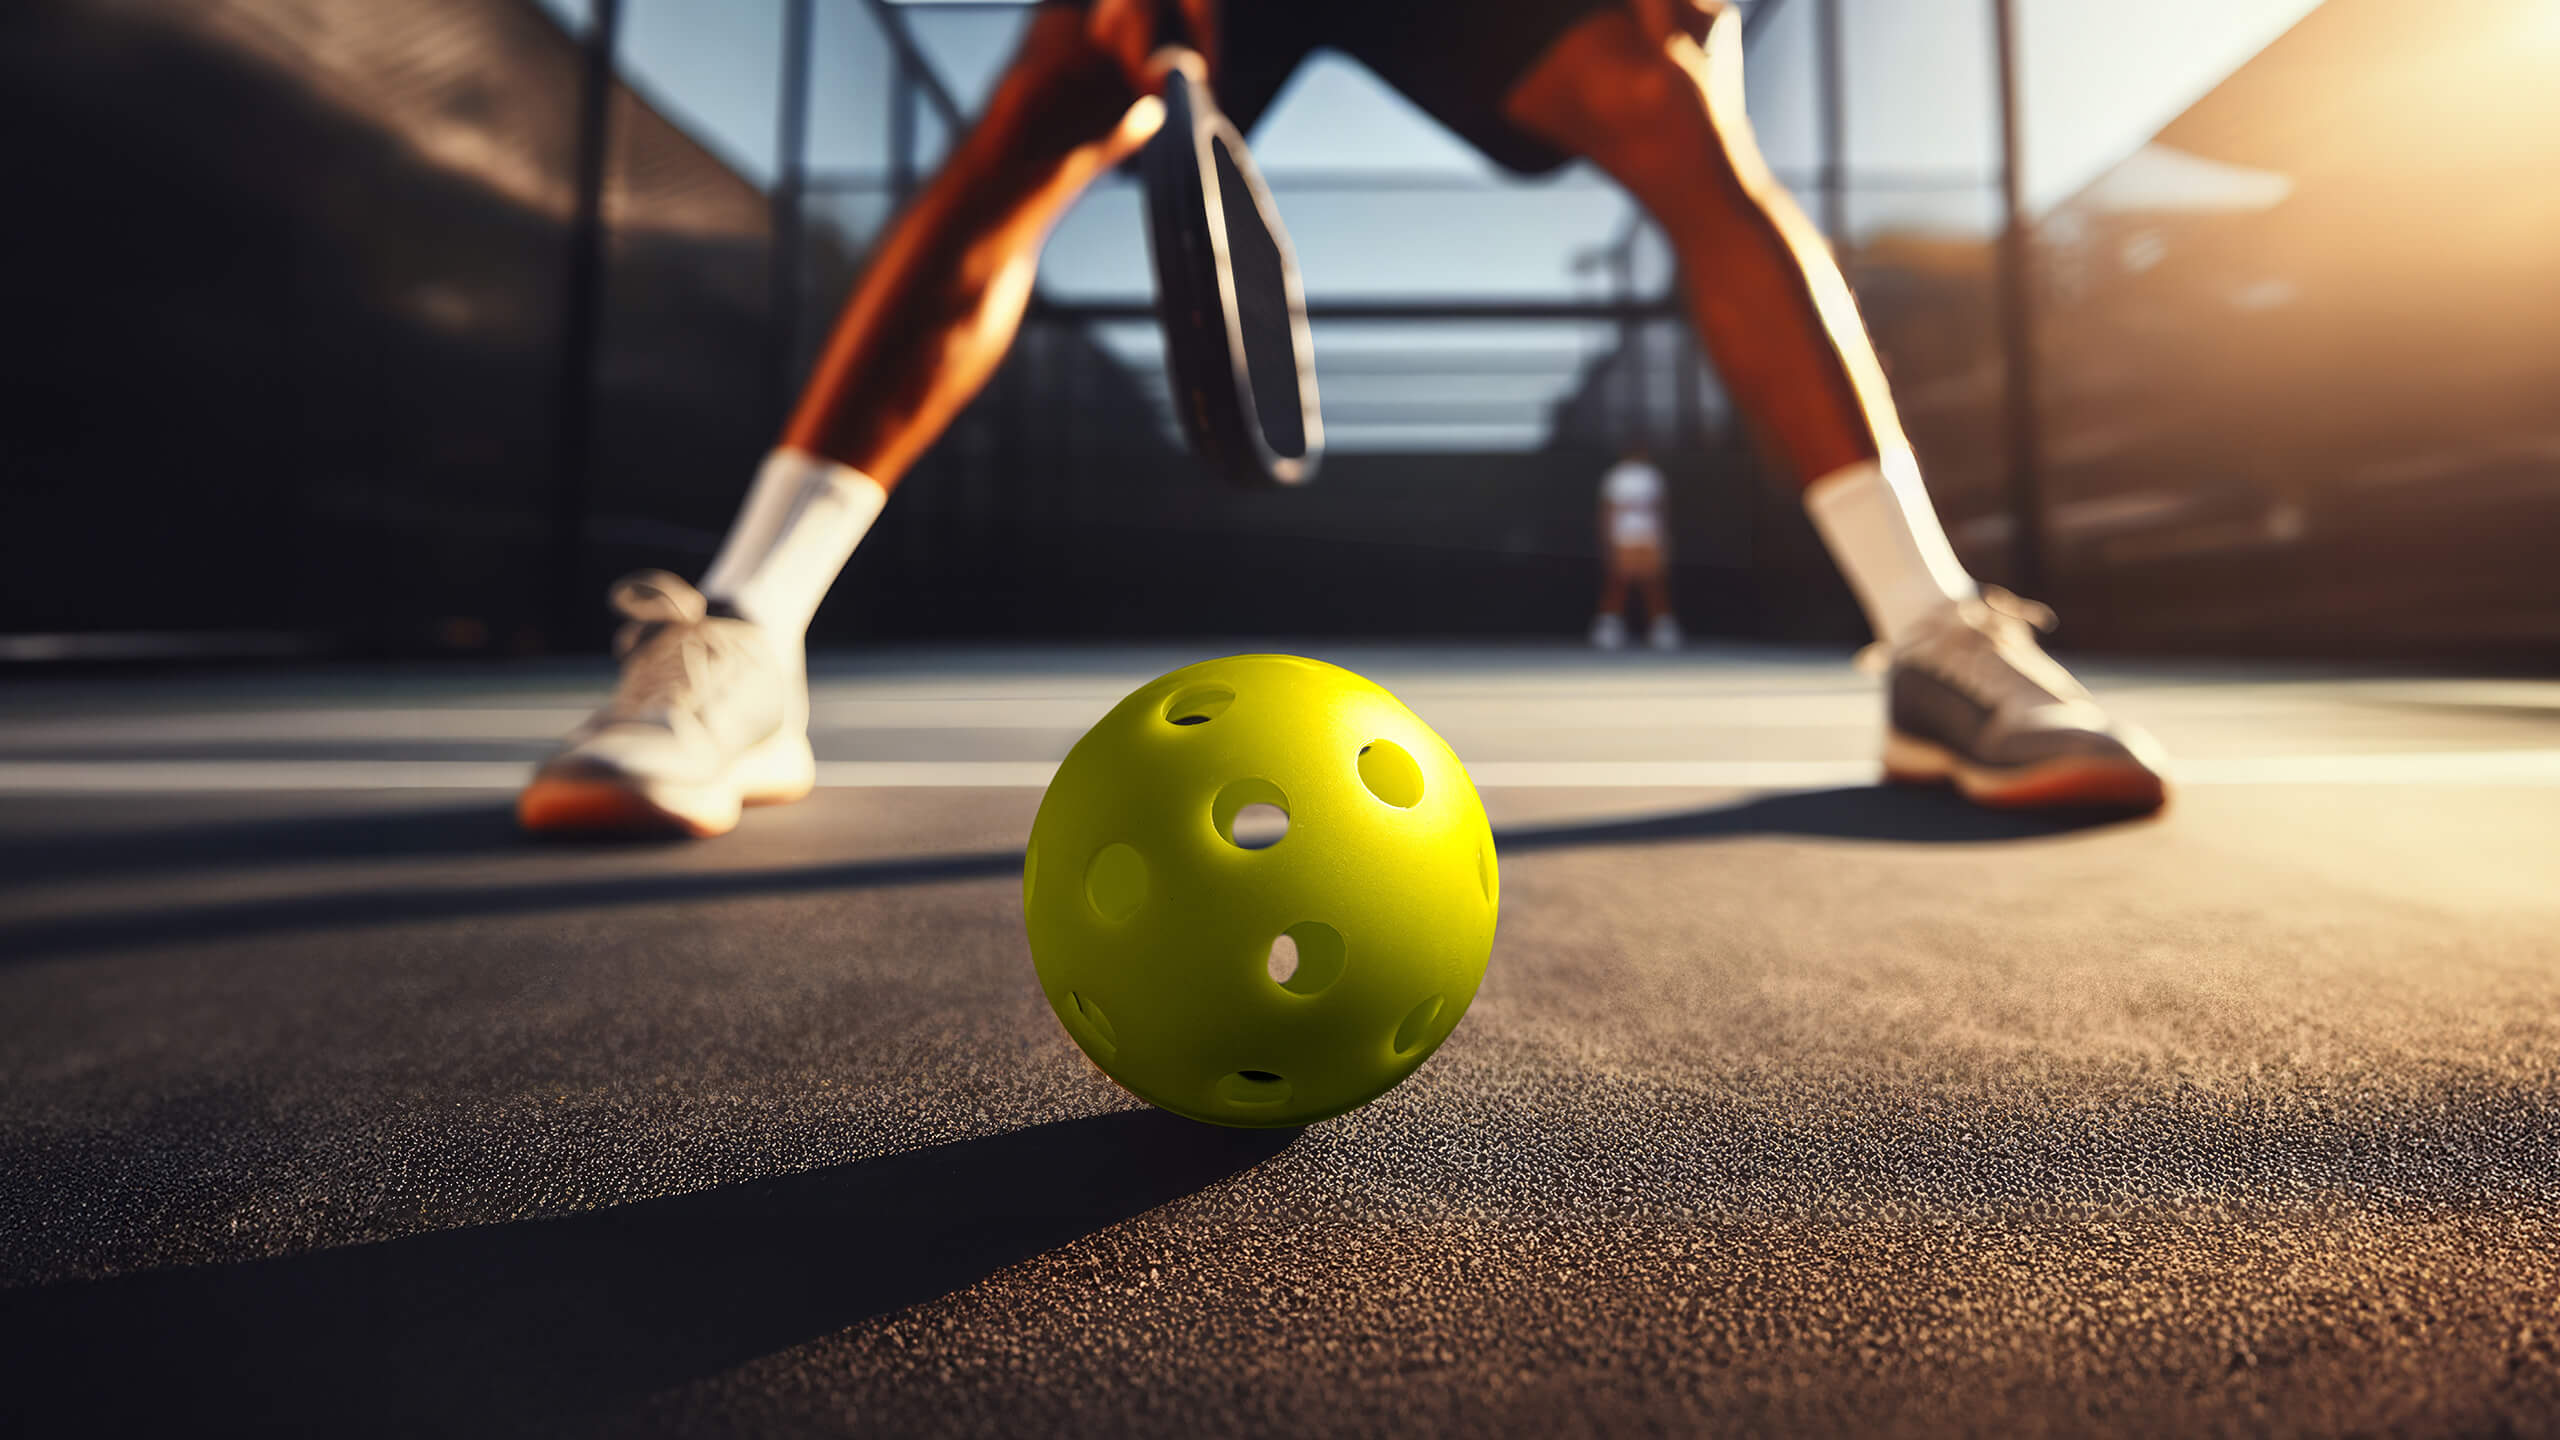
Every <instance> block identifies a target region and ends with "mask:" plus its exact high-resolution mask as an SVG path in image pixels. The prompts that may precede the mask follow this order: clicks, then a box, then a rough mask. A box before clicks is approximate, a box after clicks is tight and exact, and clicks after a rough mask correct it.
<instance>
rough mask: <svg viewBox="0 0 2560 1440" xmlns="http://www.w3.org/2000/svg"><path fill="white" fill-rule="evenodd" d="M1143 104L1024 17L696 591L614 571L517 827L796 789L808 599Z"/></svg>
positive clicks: (595, 826)
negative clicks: (567, 714)
mask: <svg viewBox="0 0 2560 1440" xmlns="http://www.w3.org/2000/svg"><path fill="white" fill-rule="evenodd" d="M1162 114H1163V110H1162V107H1161V106H1160V105H1157V104H1156V103H1154V102H1152V101H1147V102H1143V103H1142V102H1140V100H1139V98H1138V96H1137V95H1136V93H1135V92H1134V91H1133V90H1132V89H1131V88H1130V85H1129V82H1128V81H1127V79H1125V78H1124V75H1123V71H1122V70H1121V68H1120V66H1119V65H1118V63H1117V62H1115V61H1114V60H1113V59H1111V58H1110V57H1109V56H1108V55H1107V54H1105V53H1104V52H1102V51H1100V50H1097V49H1095V48H1094V47H1093V45H1092V43H1091V42H1090V41H1089V40H1087V38H1086V35H1085V28H1084V17H1083V16H1082V15H1080V14H1078V13H1076V12H1074V11H1072V10H1069V9H1066V8H1063V7H1049V8H1044V9H1042V10H1041V11H1040V13H1038V14H1037V15H1035V16H1034V17H1033V18H1032V20H1031V24H1030V29H1029V31H1028V33H1027V35H1026V36H1025V38H1024V41H1023V45H1022V50H1021V53H1020V54H1018V55H1017V56H1016V57H1015V59H1014V61H1013V66H1012V68H1011V69H1010V70H1008V71H1007V72H1006V74H1005V78H1004V80H1003V81H1002V82H1001V83H1000V84H999V85H998V86H997V88H996V93H995V95H994V97H993V98H992V99H991V100H990V101H989V102H988V105H987V111H986V115H985V117H984V118H983V119H982V120H980V121H979V122H978V125H977V126H976V128H975V129H973V130H972V131H971V132H970V134H969V137H968V139H967V140H965V141H963V142H962V143H961V145H960V148H959V150H958V151H957V152H955V153H954V154H953V155H952V157H951V159H950V160H949V162H948V163H946V164H945V165H944V166H943V168H942V172H941V173H940V174H939V175H936V176H935V177H934V179H933V183H932V184H930V185H928V186H927V187H926V188H925V191H924V193H923V194H922V195H920V196H918V197H917V198H916V201H915V203H914V204H913V205H911V206H910V207H908V209H907V210H906V212H905V213H903V214H901V215H900V216H899V217H898V219H897V221H896V223H895V224H893V225H892V226H890V228H889V231H888V233H887V234H886V235H885V236H884V237H883V238H882V239H881V241H880V245H879V249H878V251H877V253H876V254H875V256H874V258H873V260H872V262H871V264H870V266H869V267H868V268H867V269H866V270H865V272H864V274H863V276H862V279H861V281H860V282H859V283H858V284H857V285H856V286H855V287H854V293H853V298H852V300H851V301H850V302H849V303H848V304H847V305H846V306H845V310H844V315H843V318H841V319H840V320H838V321H837V323H836V329H835V333H834V335H833V336H832V337H831V338H830V339H829V341H828V344H827V349H826V353H825V355H824V357H823V358H822V359H821V360H820V362H819V365H818V369H817V373H816V374H815V375H814V376H813V377H812V378H811V379H810V382H809V386H808V389H807V390H806V392H804V394H803V395H802V397H801V401H800V406H799V409H798V411H797V413H795V414H794V415H793V416H792V419H791V423H790V425H789V427H788V428H787V429H786V430H785V431H784V434H783V438H782V443H781V444H779V445H777V446H776V447H775V448H774V449H773V451H772V452H771V453H770V454H768V455H767V456H766V457H765V463H764V466H763V468H762V469H761V470H759V471H758V472H757V475H756V478H755V482H754V483H753V484H752V485H750V486H749V487H748V491H747V497H746V500H745V502H744V503H743V504H742V505H741V506H740V509H739V512H738V518H737V520H736V522H735V523H734V524H732V525H731V527H730V530H729V535H728V538H727V539H726V540H724V541H723V542H722V544H721V548H720V553H719V555H718V556H717V557H716V558H714V560H713V561H712V564H711V569H710V570H709V571H708V572H707V573H706V574H705V575H704V576H703V578H702V584H701V587H700V589H699V590H697V589H696V588H695V587H693V586H691V585H688V584H686V583H685V582H684V581H683V580H681V579H678V578H677V577H675V576H673V575H668V574H665V573H663V572H651V573H647V574H643V575H639V576H634V577H630V578H629V579H626V580H625V581H624V582H623V584H621V585H619V586H617V587H616V590H615V604H616V606H617V607H618V608H619V609H621V611H622V613H623V614H624V615H625V616H626V617H627V618H628V619H630V620H631V621H632V622H633V623H632V624H631V625H628V626H626V627H625V628H624V636H623V639H622V641H621V642H620V643H619V644H618V645H617V647H616V648H617V651H618V652H619V653H620V655H621V658H622V661H623V676H622V683H621V686H620V687H619V688H618V689H617V690H616V691H615V692H614V696H613V698H612V699H610V700H608V701H607V702H606V703H605V705H604V706H603V708H601V709H599V710H598V711H597V712H596V713H595V715H594V716H592V717H591V718H590V719H589V720H588V721H587V722H586V723H585V724H584V725H581V726H579V727H578V728H577V729H576V730H575V731H573V732H571V733H570V735H569V738H568V739H567V740H566V741H565V742H564V743H563V744H562V746H561V748H560V750H559V751H558V752H557V753H555V754H554V755H553V756H552V757H551V758H550V759H549V760H546V761H545V762H543V765H542V766H541V768H540V769H538V770H537V771H536V772H535V773H534V776H533V779H532V780H531V782H530V783H528V784H527V785H526V787H525V790H524V793H523V794H522V795H521V796H519V797H518V799H517V804H516V813H517V816H518V818H519V820H520V821H521V822H522V824H523V825H524V826H525V828H527V829H529V830H537V831H560V830H573V831H575V830H584V831H595V830H603V831H666V830H673V831H678V832H682V833H688V834H693V835H717V834H719V833H721V832H723V831H725V830H727V829H729V828H730V827H731V826H733V825H735V824H737V823H738V815H739V811H740V809H741V808H742V807H743V806H747V805H758V804H774V803H779V802H782V801H788V800H796V799H798V798H800V797H801V796H803V795H806V794H807V793H809V790H810V787H811V786H812V785H814V784H815V783H816V778H817V765H816V760H815V757H814V755H813V753H812V752H811V750H810V747H809V738H808V690H807V684H806V680H805V677H804V674H803V661H802V644H803V636H804V635H805V633H806V631H807V629H808V625H809V620H810V616H811V615H812V614H813V613H814V612H815V611H816V610H817V607H818V602H819V601H820V599H822V598H823V597H824V596H825V594H826V592H827V589H828V587H829V586H830V585H831V584H833V583H834V580H835V577H836V573H837V571H838V570H840V569H841V568H842V567H843V565H844V563H845V560H846V559H847V557H849V556H850V555H851V554H852V553H853V549H854V547H855V546H856V545H858V544H860V543H861V540H862V537H863V534H864V533H865V532H866V531H867V530H868V529H869V528H870V525H871V522H872V520H873V518H874V517H876V516H877V515H878V514H879V513H880V507H881V506H882V505H883V504H884V503H885V502H886V501H887V498H888V492H889V487H890V486H892V485H894V484H896V483H897V481H898V478H899V477H900V476H901V475H904V474H905V473H906V471H907V469H908V467H909V466H911V465H913V464H914V463H915V459H916V457H917V456H919V455H921V454H923V453H924V452H925V450H926V449H927V448H928V447H930V446H931V445H932V444H933V442H934V440H935V439H936V438H938V437H939V436H940V435H941V433H942V431H943V429H944V428H945V427H946V426H948V425H949V424H950V423H951V418H952V416H954V415H956V414H957V413H959V410H960V408H961V407H962V406H964V405H966V404H968V403H969V400H970V397H972V396H974V395H976V394H977V393H978V390H979V389H980V387H982V386H984V385H985V384H986V381H987V377H988V376H989V375H991V374H993V373H994V371H995V367H996V365H997V363H998V362H999V361H1001V360H1002V359H1003V358H1004V352H1005V350H1006V348H1007V347H1008V346H1010V345H1011V344H1012V343H1013V335H1014V331H1015V330H1016V329H1017V328H1018V327H1019V326H1020V324H1021V321H1022V312H1023V309H1024V307H1025V305H1027V304H1028V303H1029V301H1030V298H1031V277H1032V272H1033V269H1034V267H1035V266H1036V265H1037V264H1038V262H1039V255H1040V246H1041V244H1042V242H1043V241H1045V240H1046V239H1047V238H1048V234H1049V230H1050V227H1051V226H1053V225H1055V224H1056V223H1057V219H1058V216H1059V215H1060V214H1061V213H1063V212H1064V211H1065V209H1066V207H1067V206H1068V205H1069V204H1070V203H1072V202H1073V201H1074V199H1075V198H1076V196H1077V195H1078V194H1080V193H1082V191H1083V190H1084V187H1085V186H1086V185H1088V184H1090V183H1091V182H1092V180H1093V178H1094V177H1095V176H1096V175H1099V174H1101V173H1102V172H1103V171H1104V170H1105V169H1106V168H1108V167H1109V166H1111V165H1112V164H1114V163H1115V162H1117V161H1118V160H1119V159H1120V158H1121V157H1123V156H1125V155H1127V154H1129V153H1130V152H1131V151H1133V150H1135V149H1136V148H1137V147H1138V146H1139V145H1141V144H1143V143H1144V142H1145V140H1146V138H1147V136H1148V135H1149V134H1150V133H1152V132H1153V130H1154V128H1155V126H1156V125H1157V124H1158V123H1160V121H1161V118H1162ZM679 719H681V721H682V722H683V723H678V721H679Z"/></svg>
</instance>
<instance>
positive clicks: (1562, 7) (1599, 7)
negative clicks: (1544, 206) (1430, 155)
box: [1309, 0, 1626, 174]
mask: <svg viewBox="0 0 2560 1440" xmlns="http://www.w3.org/2000/svg"><path fill="white" fill-rule="evenodd" d="M1309 3H1316V4H1319V5H1320V6H1321V7H1322V8H1323V9H1324V10H1325V11H1326V12H1327V14H1328V19H1327V22H1326V29H1327V33H1326V35H1325V37H1324V43H1326V44H1329V45H1331V46H1333V47H1335V48H1337V49H1339V50H1342V51H1343V52H1345V53H1346V54H1348V55H1350V56H1351V57H1352V58H1353V59H1355V60H1357V61H1359V62H1360V63H1361V64H1362V65H1364V66H1366V67H1367V68H1368V69H1370V70H1371V71H1373V72H1375V73H1376V74H1377V76H1378V78H1379V79H1381V80H1384V81H1386V82H1387V84H1388V85H1390V86H1392V87H1394V88H1395V89H1396V90H1397V91H1398V92H1399V93H1401V94H1402V95H1403V96H1404V97H1405V98H1406V99H1408V100H1411V101H1412V102H1413V103H1414V104H1415V105H1417V106H1419V107H1420V108H1421V109H1422V110H1423V111H1424V112H1425V113H1427V114H1429V115H1430V116H1431V117H1432V118H1433V119H1435V120H1438V121H1439V122H1440V123H1441V124H1443V125H1446V126H1448V127H1449V128H1450V129H1451V130H1454V131H1456V132H1457V133H1458V134H1459V135H1460V136H1461V137H1463V138H1464V139H1466V140H1467V141H1468V143H1470V144H1472V145H1474V146H1475V147H1476V149H1478V150H1480V151H1482V152H1484V154H1485V155H1486V157H1487V158H1489V159H1491V160H1493V161H1494V162H1495V163H1497V164H1499V165H1502V166H1503V167H1505V168H1506V169H1510V170H1515V171H1520V172H1522V173H1527V174H1535V173H1538V172H1541V171H1546V170H1552V169H1554V168H1555V167H1556V166H1558V165H1562V164H1564V163H1565V162H1566V161H1568V160H1570V159H1572V158H1573V156H1572V154H1571V153H1570V152H1568V151H1566V150H1563V149H1561V148H1559V147H1557V146H1555V145H1553V144H1550V143H1547V142H1546V141H1544V140H1543V139H1541V138H1540V137H1539V136H1536V135H1533V134H1531V133H1529V132H1527V131H1526V130H1524V129H1523V128H1522V127H1521V126H1519V125H1518V124H1516V123H1514V121H1513V120H1512V119H1511V118H1510V116H1509V115H1508V114H1507V113H1506V111H1505V103H1506V101H1507V100H1508V98H1509V96H1510V95H1511V92H1512V91H1513V90H1514V89H1515V88H1516V87H1517V86H1518V85H1519V84H1520V82H1521V80H1522V79H1523V78H1524V77H1525V76H1527V75H1529V74H1530V73H1532V72H1533V71H1534V70H1535V69H1536V68H1537V66H1538V65H1539V64H1540V63H1541V62H1542V60H1543V58H1544V57H1545V56H1546V54H1547V53H1548V52H1549V51H1550V50H1552V49H1553V48H1554V47H1555V46H1556V45H1557V44H1559V43H1561V42H1562V40H1563V39H1564V37H1566V36H1567V35H1569V34H1571V33H1572V32H1573V31H1575V30H1576V29H1577V28H1579V27H1580V26H1582V25H1584V24H1586V23H1588V22H1589V21H1590V20H1591V18H1592V17H1594V16H1596V15H1600V14H1604V13H1611V12H1622V11H1623V10H1624V9H1625V5H1626V0H1395V3H1380V0H1309Z"/></svg>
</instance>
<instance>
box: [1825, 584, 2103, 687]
mask: <svg viewBox="0 0 2560 1440" xmlns="http://www.w3.org/2000/svg"><path fill="white" fill-rule="evenodd" d="M2056 623H2057V622H2056V618H2055V616H2054V613H2053V608H2052V607H2051V606H2049V605H2045V604H2043V603H2041V602H2039V601H2035V600H2029V599H2027V598H2025V597H2024V596H2021V595H2014V594H2011V593H2010V592H2009V591H2006V590H2003V589H2001V588H2000V587H1999V586H1997V585H1985V586H1983V587H1982V593H1981V595H1979V596H1978V597H1976V598H1974V599H1971V600H1960V601H1958V602H1956V603H1955V604H1954V605H1952V606H1950V607H1948V610H1947V613H1946V615H1945V617H1944V618H1942V619H1940V620H1938V621H1937V622H1935V623H1933V624H1931V625H1929V626H1928V627H1927V628H1925V629H1923V630H1921V631H1920V632H1919V633H1918V634H1916V635H1914V636H1912V637H1911V638H1910V640H1909V641H1907V642H1906V643H1905V644H1903V645H1902V646H1901V647H1900V648H1899V649H1898V650H1887V649H1886V647H1884V646H1882V645H1880V644H1879V645H1870V646H1868V647H1867V648H1866V649H1865V650H1863V651H1860V652H1859V656H1858V658H1859V663H1860V667H1861V668H1870V667H1872V669H1881V668H1883V666H1882V664H1880V663H1878V662H1879V661H1884V662H1893V661H1899V662H1902V663H1907V664H1913V665H1918V666H1920V667H1922V668H1923V669H1925V670H1927V671H1928V672H1929V673H1930V674H1932V675H1935V676H1937V677H1939V678H1940V679H1943V680H1945V681H1946V682H1947V683H1948V684H1950V685H1953V686H1955V687H1956V688H1957V689H1958V690H1961V691H1963V692H1964V693H1965V694H1966V695H1968V696H1970V697H1972V698H1973V699H1974V700H1976V701H1978V702H1980V703H1981V704H1982V705H1984V706H1986V707H1988V708H1990V709H1994V710H1997V709H1999V708H2001V707H2002V706H2003V705H2005V704H2007V703H2009V702H2010V701H2013V700H2021V699H2023V700H2026V701H2028V702H2029V703H2031V704H2044V703H2049V702H2052V701H2057V700H2083V699H2086V698H2088V694H2089V692H2088V691H2087V690H2085V689H2083V688H2082V687H2081V685H2080V682H2079V681H2077V680H2074V679H2072V678H2071V672H2070V671H2068V670H2065V669H2063V668H2062V667H2061V666H2060V665H2058V664H2056V663H2054V659H2053V657H2052V656H2050V655H2047V654H2046V653H2044V647H2043V646H2042V645H2040V644H2038V643H2037V641H2036V635H2037V634H2038V633H2039V632H2042V633H2045V634H2050V633H2052V631H2053V629H2054V626H2055V624H2056Z"/></svg>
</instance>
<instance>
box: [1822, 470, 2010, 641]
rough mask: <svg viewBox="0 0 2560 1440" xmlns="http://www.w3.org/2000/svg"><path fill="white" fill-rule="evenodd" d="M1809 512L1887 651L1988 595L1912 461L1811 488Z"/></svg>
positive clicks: (1846, 473)
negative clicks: (1951, 540) (1949, 611)
mask: <svg viewBox="0 0 2560 1440" xmlns="http://www.w3.org/2000/svg"><path fill="white" fill-rule="evenodd" d="M1804 508H1805V510H1806V511H1807V512H1808V513H1810V514H1811V515H1812V516H1813V528H1814V529H1816V530H1819V531H1821V532H1822V543H1823V544H1825V545H1827V546H1829V547H1830V550H1831V558H1832V560H1833V561H1834V562H1835V563H1837V564H1838V565H1839V567H1840V573H1841V574H1843V575H1845V576H1847V577H1848V579H1849V588H1850V589H1851V590H1853V591H1855V592H1857V596H1858V603H1859V604H1860V605H1861V606H1863V607H1865V609H1866V612H1867V623H1868V624H1869V625H1871V626H1873V627H1874V628H1875V632H1876V638H1877V639H1879V640H1882V641H1884V642H1885V643H1886V644H1888V645H1894V644H1899V643H1901V640H1902V637H1903V636H1905V635H1907V634H1909V633H1910V631H1911V627H1912V626H1913V625H1914V624H1915V623H1917V622H1918V621H1920V620H1922V619H1924V618H1926V617H1927V616H1929V615H1931V614H1932V613H1934V612H1936V611H1937V610H1939V609H1941V608H1942V607H1944V606H1945V605H1947V604H1948V603H1949V602H1951V601H1957V600H1970V599H1972V598H1974V597H1975V596H1976V595H1979V594H1981V593H1982V592H1981V589H1980V587H1978V586H1976V585H1975V584H1974V583H1973V577H1972V576H1970V575H1967V574H1966V573H1964V565H1963V564H1962V562H1960V561H1958V560H1957V559H1956V552H1955V547H1954V546H1952V545H1949V544H1948V543H1947V532H1946V531H1945V530H1944V529H1942V528H1941V527H1940V526H1939V524H1938V512H1937V509H1936V507H1934V506H1932V505H1931V504H1930V503H1929V492H1928V491H1927V490H1925V489H1923V488H1921V484H1920V467H1919V465H1918V464H1917V463H1916V462H1914V461H1913V460H1912V459H1911V457H1910V456H1908V455H1901V456H1896V457H1894V458H1893V459H1892V460H1890V461H1877V460H1868V461H1862V462H1860V463H1859V464H1856V465H1850V466H1846V467H1844V468H1842V469H1838V470H1834V471H1832V472H1831V473H1830V474H1828V475H1825V476H1823V477H1822V478H1821V479H1819V480H1816V481H1814V482H1813V483H1812V484H1811V485H1808V486H1806V487H1805V492H1804Z"/></svg>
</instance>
